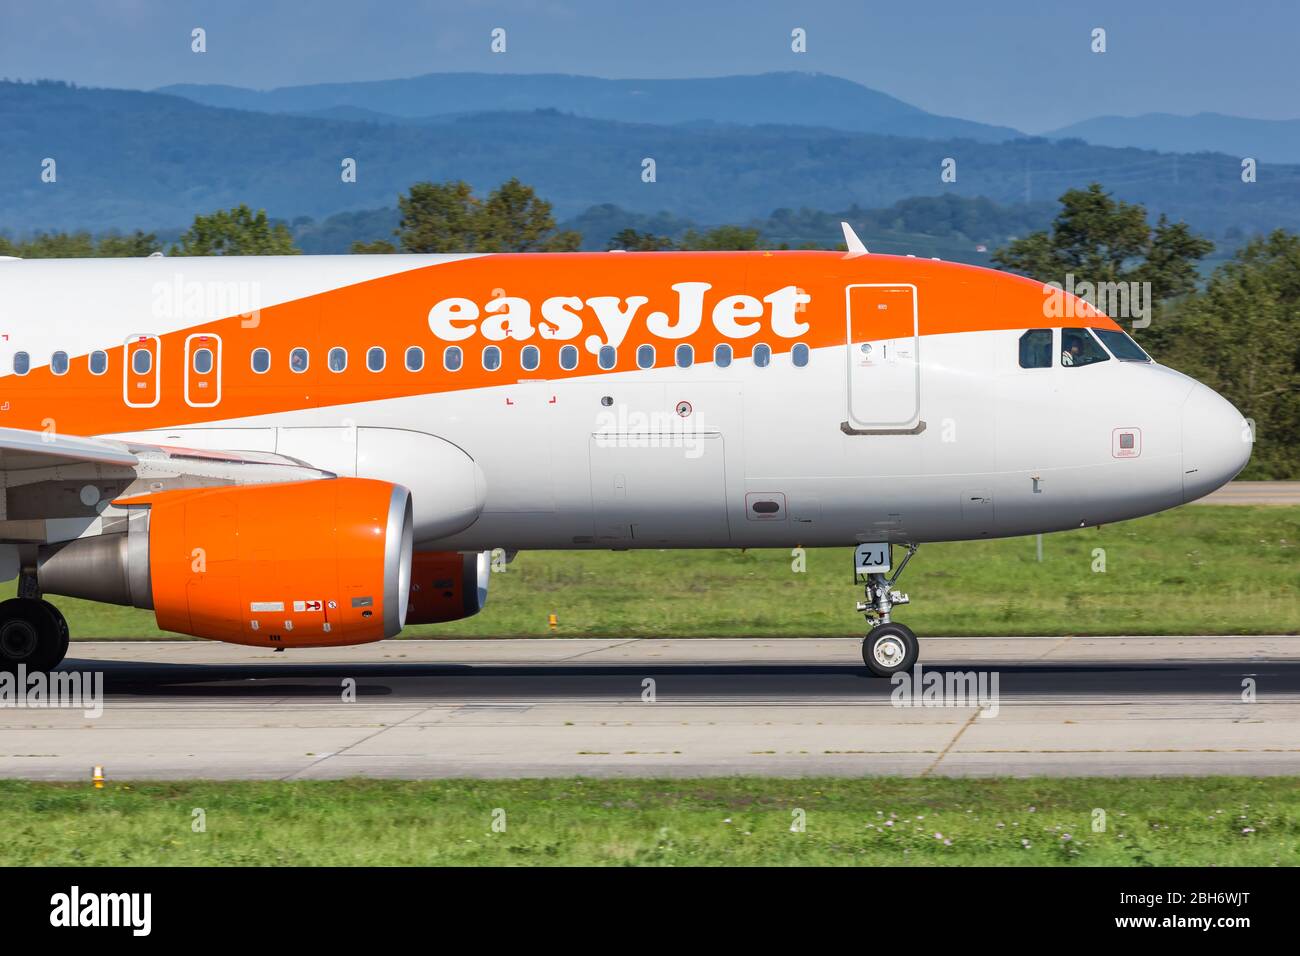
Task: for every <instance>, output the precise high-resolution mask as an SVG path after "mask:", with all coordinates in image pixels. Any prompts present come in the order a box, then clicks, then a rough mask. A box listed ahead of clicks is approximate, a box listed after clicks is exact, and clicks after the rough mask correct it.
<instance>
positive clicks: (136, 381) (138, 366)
mask: <svg viewBox="0 0 1300 956" xmlns="http://www.w3.org/2000/svg"><path fill="white" fill-rule="evenodd" d="M161 362H162V343H161V342H160V341H159V339H158V336H156V335H132V336H130V337H129V338H128V339H127V340H126V343H125V344H124V345H123V346H122V399H123V401H125V402H126V404H128V405H130V406H131V407H132V408H153V407H154V406H155V405H157V404H158V398H159V394H158V383H159V382H160V381H161V378H160V373H159V365H160V364H161Z"/></svg>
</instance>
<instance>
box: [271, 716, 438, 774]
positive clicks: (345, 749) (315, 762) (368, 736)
mask: <svg viewBox="0 0 1300 956" xmlns="http://www.w3.org/2000/svg"><path fill="white" fill-rule="evenodd" d="M428 710H429V708H427V707H422V708H419V709H418V710H416V711H415V712H414V713H410V714H407V715H406V716H405V717H403V718H402V719H401V720H399V721H397V722H396V723H392V724H385V725H384V726H383V727H379V728H377V729H376V730H375V731H374V732H373V733H369V734H366V735H365V736H364V737H362V738H361V739H359V740H354V741H352V743H350V744H348V745H347V746H346V747H342V748H340V749H339V750H336V751H334V752H333V753H329V754H325V755H323V756H320V757H317V758H316V759H315V760H313V761H312V762H311V763H309V764H307V766H305V767H299V768H298V769H297V770H293V771H291V772H289V773H287V774H284V775H283V776H281V777H280V778H279V779H280V780H292V779H293V778H294V777H296V776H298V774H300V773H306V772H307V771H308V770H311V769H312V768H313V767H315V766H316V765H318V764H322V763H324V762H325V761H326V760H332V759H334V758H335V757H341V756H343V755H345V754H346V753H347V752H348V751H349V750H351V749H352V748H353V747H359V746H360V745H361V744H364V743H365V742H366V741H368V740H373V739H374V738H376V737H378V736H379V735H380V734H382V733H384V732H385V731H387V730H392V729H393V728H394V727H400V726H402V724H404V723H406V722H407V721H408V720H414V719H415V718H416V717H418V716H420V714H423V713H426V712H427V711H428Z"/></svg>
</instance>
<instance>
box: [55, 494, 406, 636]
mask: <svg viewBox="0 0 1300 956" xmlns="http://www.w3.org/2000/svg"><path fill="white" fill-rule="evenodd" d="M115 504H116V505H117V506H119V507H121V508H124V509H126V511H127V514H128V518H127V530H126V531H125V532H120V533H112V534H102V535H99V536H96V537H87V538H78V539H76V540H73V541H68V542H61V543H59V544H52V545H46V546H43V547H42V548H41V549H40V552H39V554H38V559H37V583H38V584H39V586H40V588H41V590H42V591H43V592H46V593H50V594H65V595H68V596H69V597H78V598H87V599H89V600H92V601H103V602H107V603H111V604H125V605H133V606H135V607H141V608H152V609H153V611H154V615H155V617H156V618H157V620H158V626H159V627H160V628H162V629H164V630H168V631H177V632H179V633H181V634H193V635H195V636H196V637H207V638H213V639H215V640H221V641H230V642H232V643H236V644H252V645H258V646H270V647H319V646H326V645H335V644H362V643H366V642H368V641H377V640H381V639H383V638H386V637H392V636H394V635H395V634H397V632H398V631H400V630H401V629H402V625H403V624H404V623H405V622H406V616H407V606H408V599H409V596H410V593H411V553H412V540H413V525H412V517H411V515H412V511H411V493H410V492H409V491H408V490H407V489H406V488H404V487H402V486H401V485H395V484H392V483H390V482H386V481H375V480H371V479H366V478H326V479H321V480H316V481H296V482H285V483H281V484H265V485H241V486H224V487H219V488H197V489H183V490H176V491H165V492H160V493H158V494H152V495H144V496H141V497H138V498H126V499H119V500H118V501H117V502H115Z"/></svg>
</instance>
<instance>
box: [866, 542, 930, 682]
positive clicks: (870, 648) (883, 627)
mask: <svg viewBox="0 0 1300 956" xmlns="http://www.w3.org/2000/svg"><path fill="white" fill-rule="evenodd" d="M914 554H916V545H914V544H909V545H908V546H907V554H906V555H905V556H904V557H903V560H902V561H900V562H899V564H898V568H897V570H894V573H893V575H892V576H891V575H890V573H889V572H890V570H891V569H892V568H893V546H892V545H890V544H888V543H879V544H864V545H859V546H858V549H857V551H856V552H855V553H854V559H853V569H854V574H855V577H856V579H857V580H858V581H859V582H862V583H864V585H865V594H864V597H865V600H862V601H859V602H858V611H860V612H861V613H862V614H863V616H865V617H866V619H867V623H868V624H869V625H870V626H871V630H869V631H868V632H867V636H866V637H865V638H864V639H863V641H862V663H864V664H866V665H867V670H869V671H871V673H872V674H874V675H875V676H877V677H889V676H891V675H893V674H897V673H898V672H899V671H906V670H911V668H912V667H913V665H915V664H916V660H917V658H918V657H919V656H920V653H921V644H920V642H919V641H918V640H917V639H916V635H915V634H914V633H912V629H911V628H910V627H907V626H906V625H903V624H897V623H895V622H894V621H892V620H890V615H891V613H892V612H893V609H894V608H895V607H896V606H897V605H899V604H909V603H911V599H910V598H908V596H907V595H906V594H903V593H901V592H900V591H897V590H895V589H894V584H895V583H897V581H898V579H899V577H900V576H901V575H902V573H903V569H904V568H905V567H907V562H908V561H910V560H911V559H912V555H914Z"/></svg>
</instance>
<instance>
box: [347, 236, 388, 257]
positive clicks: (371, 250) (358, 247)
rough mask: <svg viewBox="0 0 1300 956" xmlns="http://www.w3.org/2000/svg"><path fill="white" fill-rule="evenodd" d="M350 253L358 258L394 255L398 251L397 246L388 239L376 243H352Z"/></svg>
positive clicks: (358, 241)
mask: <svg viewBox="0 0 1300 956" xmlns="http://www.w3.org/2000/svg"><path fill="white" fill-rule="evenodd" d="M348 251H349V252H350V253H352V254H353V255H356V256H378V255H392V254H393V253H394V252H396V251H397V246H395V245H393V244H392V243H391V242H389V241H388V240H387V239H376V240H375V241H374V242H362V241H361V240H359V239H358V240H357V241H355V242H353V243H352V247H351V248H350V249H348Z"/></svg>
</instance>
